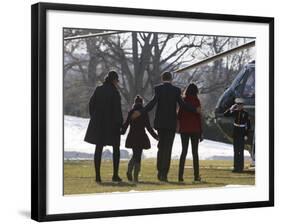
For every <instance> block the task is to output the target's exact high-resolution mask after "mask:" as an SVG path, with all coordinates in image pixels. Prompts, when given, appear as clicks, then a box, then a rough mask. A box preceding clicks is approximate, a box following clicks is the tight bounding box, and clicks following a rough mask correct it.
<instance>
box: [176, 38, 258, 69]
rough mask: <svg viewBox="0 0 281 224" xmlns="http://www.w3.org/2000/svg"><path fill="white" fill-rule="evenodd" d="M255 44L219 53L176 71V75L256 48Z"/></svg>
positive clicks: (249, 43) (252, 42) (247, 44)
mask: <svg viewBox="0 0 281 224" xmlns="http://www.w3.org/2000/svg"><path fill="white" fill-rule="evenodd" d="M255 44H256V41H251V42H248V43H246V44H243V45H240V46H238V47H235V48H232V49H230V50H227V51H224V52H221V53H219V54H216V55H214V56H211V57H208V58H206V59H203V60H202V61H199V62H195V63H194V64H192V65H189V66H186V67H183V68H180V69H177V70H176V71H174V73H180V72H183V71H187V70H190V69H193V68H196V67H198V66H201V65H204V64H207V63H210V62H212V61H214V60H217V59H220V58H222V57H225V56H227V55H230V54H233V53H235V52H237V51H242V50H244V49H248V48H251V47H254V46H255Z"/></svg>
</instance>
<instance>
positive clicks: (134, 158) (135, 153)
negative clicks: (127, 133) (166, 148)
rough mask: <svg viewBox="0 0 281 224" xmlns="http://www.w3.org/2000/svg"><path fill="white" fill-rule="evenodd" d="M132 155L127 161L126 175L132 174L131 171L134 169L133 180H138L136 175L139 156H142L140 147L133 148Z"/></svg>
mask: <svg viewBox="0 0 281 224" xmlns="http://www.w3.org/2000/svg"><path fill="white" fill-rule="evenodd" d="M132 150H133V155H132V158H131V159H130V161H129V163H128V171H127V174H128V175H132V171H133V170H134V180H135V181H137V180H138V175H139V172H140V169H141V156H142V149H140V148H133V149H132Z"/></svg>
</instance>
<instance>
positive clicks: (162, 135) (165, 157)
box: [157, 129, 175, 180]
mask: <svg viewBox="0 0 281 224" xmlns="http://www.w3.org/2000/svg"><path fill="white" fill-rule="evenodd" d="M157 132H158V136H159V142H158V152H157V170H158V178H159V179H162V180H165V179H167V176H168V172H169V168H170V163H171V153H172V147H173V143H174V138H175V131H174V130H169V129H158V130H157Z"/></svg>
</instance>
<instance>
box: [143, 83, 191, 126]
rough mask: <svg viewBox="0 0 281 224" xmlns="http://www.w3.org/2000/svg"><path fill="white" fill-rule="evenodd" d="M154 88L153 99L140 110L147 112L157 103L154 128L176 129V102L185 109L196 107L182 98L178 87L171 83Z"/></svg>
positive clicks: (189, 109)
mask: <svg viewBox="0 0 281 224" xmlns="http://www.w3.org/2000/svg"><path fill="white" fill-rule="evenodd" d="M154 90H155V95H154V97H153V99H152V100H151V101H150V102H149V103H148V104H147V105H146V106H145V107H144V108H143V109H142V110H140V112H141V113H144V112H148V111H150V110H152V108H153V107H154V106H155V105H156V104H157V108H156V113H155V120H154V128H155V129H157V130H158V129H168V130H172V131H175V130H176V126H177V112H176V109H177V104H179V105H180V106H181V107H182V108H183V109H184V110H186V111H190V112H196V108H194V107H193V106H192V105H191V104H190V103H188V102H184V101H183V100H182V98H181V90H180V88H178V87H176V86H173V85H172V84H171V83H163V84H161V85H159V86H156V87H155V89H154Z"/></svg>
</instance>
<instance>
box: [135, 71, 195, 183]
mask: <svg viewBox="0 0 281 224" xmlns="http://www.w3.org/2000/svg"><path fill="white" fill-rule="evenodd" d="M162 81H163V84H161V85H159V86H156V87H155V95H154V97H153V99H152V100H151V101H150V102H149V103H148V104H147V105H146V106H145V107H144V108H143V109H142V110H139V111H135V112H134V113H133V115H132V118H133V119H134V118H137V117H138V116H140V115H141V114H142V113H145V112H148V111H150V110H152V108H153V107H154V106H155V105H156V104H157V108H156V113H155V120H154V128H155V129H156V130H157V132H158V136H159V142H158V153H157V170H158V175H157V177H158V179H159V180H160V181H165V182H167V181H168V178H167V176H168V172H169V168H170V162H171V152H172V147H173V142H174V138H175V133H176V125H177V113H176V109H177V104H179V105H180V106H181V107H182V108H183V109H185V110H187V111H190V112H194V113H196V112H200V108H194V107H193V106H191V105H190V104H189V103H185V102H184V101H183V100H182V98H181V90H180V89H179V88H178V87H175V86H173V85H172V84H171V81H172V74H171V73H170V72H164V73H163V74H162Z"/></svg>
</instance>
